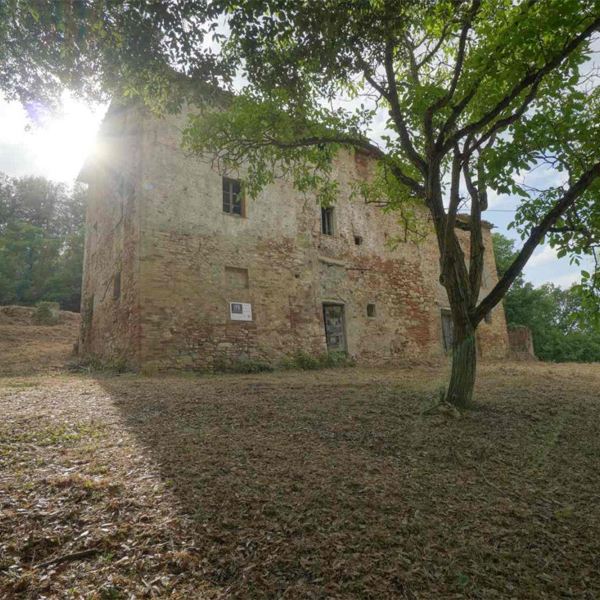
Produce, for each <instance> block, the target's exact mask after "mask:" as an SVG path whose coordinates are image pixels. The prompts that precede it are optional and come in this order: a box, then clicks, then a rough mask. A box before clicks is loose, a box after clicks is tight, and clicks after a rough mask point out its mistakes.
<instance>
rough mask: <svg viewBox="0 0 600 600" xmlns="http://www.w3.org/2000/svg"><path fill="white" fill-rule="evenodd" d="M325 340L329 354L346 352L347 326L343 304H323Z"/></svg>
mask: <svg viewBox="0 0 600 600" xmlns="http://www.w3.org/2000/svg"><path fill="white" fill-rule="evenodd" d="M323 321H324V323H325V339H326V340H327V350H328V351H329V352H346V326H345V323H344V305H343V304H323Z"/></svg>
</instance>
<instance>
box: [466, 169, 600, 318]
mask: <svg viewBox="0 0 600 600" xmlns="http://www.w3.org/2000/svg"><path fill="white" fill-rule="evenodd" d="M598 177H600V162H597V163H596V164H595V165H593V166H592V167H591V168H590V169H588V170H587V171H586V172H585V173H584V174H583V175H582V176H581V177H580V178H579V179H578V180H577V181H576V182H575V183H574V184H573V185H572V186H571V187H570V188H569V189H568V190H567V191H566V192H565V193H564V194H563V196H562V198H561V199H560V200H559V201H558V202H556V204H555V205H554V207H553V208H552V209H551V210H549V211H548V213H546V216H545V217H544V218H543V219H542V220H541V221H540V224H539V225H538V226H536V227H534V228H533V229H532V231H531V234H530V235H529V238H528V239H527V241H526V242H525V244H523V248H521V251H520V252H519V254H518V255H517V257H516V258H515V260H514V261H513V263H512V264H511V265H510V267H509V268H508V269H507V271H506V273H504V275H503V277H502V278H501V279H500V281H498V283H497V284H496V285H495V286H494V289H492V291H491V292H490V293H489V294H488V295H487V296H486V297H485V298H484V299H483V300H482V301H481V303H480V304H479V306H478V307H477V308H476V309H475V311H474V313H473V315H472V321H473V324H474V325H476V324H477V323H479V321H481V319H483V317H484V315H486V314H487V313H488V312H489V311H490V310H492V308H494V306H496V304H498V302H500V300H501V299H502V298H503V297H504V294H506V292H507V291H508V288H509V287H510V286H511V285H512V283H513V282H514V280H515V279H516V278H517V277H518V276H519V274H520V273H521V271H522V270H523V267H524V266H525V265H526V264H527V261H528V260H529V258H530V257H531V255H532V254H533V252H534V250H535V249H536V248H537V246H538V244H539V243H540V242H541V240H542V239H543V238H544V236H545V235H546V234H547V233H548V232H549V231H550V229H551V228H552V226H553V225H554V224H555V223H556V222H557V221H558V219H560V218H561V217H562V216H563V215H564V214H565V212H566V211H567V210H569V208H571V207H572V206H573V205H574V204H575V202H577V200H578V199H579V198H580V196H581V195H582V194H583V193H584V192H585V191H586V190H587V189H588V188H589V187H590V185H592V183H594V181H595V180H596V179H598Z"/></svg>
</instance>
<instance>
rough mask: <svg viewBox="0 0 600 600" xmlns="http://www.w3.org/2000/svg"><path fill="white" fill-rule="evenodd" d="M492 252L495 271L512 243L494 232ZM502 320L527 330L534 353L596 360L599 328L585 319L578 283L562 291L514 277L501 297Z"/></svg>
mask: <svg viewBox="0 0 600 600" xmlns="http://www.w3.org/2000/svg"><path fill="white" fill-rule="evenodd" d="M493 240H494V253H495V255H496V265H497V268H498V273H499V274H501V273H502V270H503V269H504V268H506V265H507V264H510V263H511V262H512V257H513V256H514V255H515V254H516V252H515V249H514V242H513V241H512V240H509V239H508V238H506V237H505V236H503V235H501V234H498V233H496V234H494V236H493ZM504 310H505V313H506V321H507V323H508V325H509V326H511V325H525V326H527V327H529V329H531V332H532V336H533V345H534V350H535V354H536V356H537V357H538V358H540V359H541V360H548V361H554V362H566V361H575V362H596V361H600V328H599V327H598V326H597V324H596V323H595V320H593V319H591V318H586V315H587V314H588V310H587V307H586V306H585V305H584V301H583V300H582V297H581V290H580V286H572V287H571V288H569V289H566V290H563V289H561V288H559V287H557V286H554V285H552V284H545V285H542V286H539V287H534V286H533V285H532V284H531V283H529V282H524V281H523V279H522V278H520V279H518V280H517V281H516V282H515V283H514V284H513V286H512V288H511V289H510V290H509V291H508V293H507V294H506V297H505V300H504Z"/></svg>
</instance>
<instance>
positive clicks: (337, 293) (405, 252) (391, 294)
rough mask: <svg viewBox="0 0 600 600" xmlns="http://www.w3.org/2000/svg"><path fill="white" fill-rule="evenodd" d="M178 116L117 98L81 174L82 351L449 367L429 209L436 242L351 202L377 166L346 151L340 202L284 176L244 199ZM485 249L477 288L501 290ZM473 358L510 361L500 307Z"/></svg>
mask: <svg viewBox="0 0 600 600" xmlns="http://www.w3.org/2000/svg"><path fill="white" fill-rule="evenodd" d="M185 119H186V117H185V115H184V114H181V115H179V116H174V117H169V118H165V119H159V118H156V117H154V116H152V115H149V114H148V113H147V112H145V111H144V110H142V109H140V108H139V107H135V106H129V107H124V106H117V105H116V104H114V103H113V106H112V107H111V109H110V110H109V112H108V114H107V117H106V119H105V121H104V123H103V125H102V128H101V132H100V135H99V141H98V150H97V152H96V153H95V155H94V157H90V158H89V159H88V161H87V164H86V166H85V167H84V169H83V171H82V173H81V175H80V179H81V180H82V181H85V182H87V183H88V185H89V205H88V208H87V219H86V242H85V259H84V275H83V293H82V330H81V339H80V344H79V347H80V352H82V353H83V354H87V355H95V356H97V357H99V358H100V359H103V360H107V361H110V360H114V359H115V358H118V359H125V360H126V361H127V363H128V365H129V366H130V367H133V368H144V369H166V368H178V369H211V368H214V367H222V366H226V365H228V364H229V365H234V364H235V363H236V362H238V361H244V360H259V361H264V362H269V363H277V362H278V361H280V360H281V359H283V358H284V357H286V356H290V355H294V354H296V353H298V352H304V353H309V354H311V355H320V354H323V353H325V352H327V351H341V352H345V353H347V354H348V355H349V356H351V357H353V358H354V359H355V360H356V361H357V362H358V363H363V364H381V363H389V362H392V363H405V362H423V361H427V362H435V361H441V360H443V359H444V358H445V356H446V354H447V350H448V347H449V345H450V343H451V336H452V327H451V321H450V317H449V311H448V302H447V299H446V294H445V290H444V289H443V288H442V286H441V285H440V284H439V280H438V279H439V267H438V256H437V246H436V241H435V237H434V235H433V229H432V227H431V223H430V222H429V221H428V214H427V212H426V210H425V208H423V210H422V211H419V218H420V219H422V225H423V226H424V228H425V230H426V231H428V232H429V233H428V234H427V235H426V236H425V237H424V238H423V239H420V240H419V241H418V242H415V241H414V240H411V239H410V238H408V239H406V240H404V238H403V236H402V234H403V230H402V227H401V225H400V224H399V222H398V217H397V215H394V213H393V212H388V213H385V212H384V211H382V209H381V208H380V207H378V206H374V205H370V204H367V203H365V202H364V201H359V200H356V199H353V198H351V197H350V196H351V184H352V182H353V181H356V180H357V179H360V178H364V177H368V176H369V170H370V168H371V167H372V166H373V164H372V162H371V159H370V158H369V157H368V156H366V155H363V154H353V153H343V154H340V155H339V156H338V158H337V160H336V163H335V173H336V177H337V178H338V181H339V183H340V190H341V194H340V196H341V197H340V198H339V200H338V202H337V203H336V204H335V205H334V206H332V207H329V208H322V207H321V206H320V205H319V204H318V203H317V202H316V201H315V198H314V197H311V196H307V195H305V194H301V193H299V192H297V191H295V190H294V189H293V187H292V185H291V184H290V182H287V181H284V180H278V181H277V182H276V183H274V184H273V185H270V186H268V187H267V188H266V189H265V190H264V191H263V192H262V193H261V194H260V195H259V197H258V198H256V199H253V200H250V199H248V198H246V197H245V196H244V192H243V186H242V185H241V182H242V181H243V174H228V175H227V176H223V175H222V174H221V173H219V172H218V171H217V170H216V169H215V168H214V167H213V165H212V161H211V160H210V158H207V159H206V160H200V159H199V158H198V157H190V156H187V155H186V154H185V152H184V151H183V150H182V149H181V147H180V140H181V129H182V128H183V126H184V125H185ZM460 225H461V223H459V226H460ZM463 226H464V224H463ZM459 234H460V235H461V236H463V237H464V240H465V246H466V240H467V235H466V232H464V231H459ZM394 240H396V243H395V244H392V241H394ZM484 241H485V246H486V253H485V270H484V281H483V288H484V290H483V292H482V293H484V292H485V291H486V290H489V289H491V287H492V286H493V285H494V284H495V282H496V281H497V275H496V268H495V263H494V256H493V249H492V242H491V234H490V231H489V228H488V229H487V230H486V231H485V240H484ZM478 348H479V354H480V356H481V357H482V358H483V359H489V358H501V357H504V356H505V355H506V353H507V349H508V336H507V331H506V323H505V319H504V313H503V309H502V306H498V307H497V308H496V309H494V311H493V312H492V313H491V314H490V315H488V317H487V318H486V321H485V322H484V323H482V324H481V326H480V328H479V338H478Z"/></svg>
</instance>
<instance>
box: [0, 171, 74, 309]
mask: <svg viewBox="0 0 600 600" xmlns="http://www.w3.org/2000/svg"><path fill="white" fill-rule="evenodd" d="M84 194H85V192H84V191H83V189H82V188H81V187H79V186H76V187H75V188H73V189H69V188H67V187H66V186H65V185H63V184H57V183H52V182H50V181H48V180H46V179H44V178H42V177H23V178H21V179H11V178H8V177H3V178H2V179H1V180H0V304H25V305H32V304H36V303H37V302H39V301H41V300H46V301H51V302H59V303H60V305H61V308H63V309H65V310H73V311H78V310H79V303H80V296H81V272H82V267H83V237H84V232H83V222H84V213H85V205H84Z"/></svg>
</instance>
